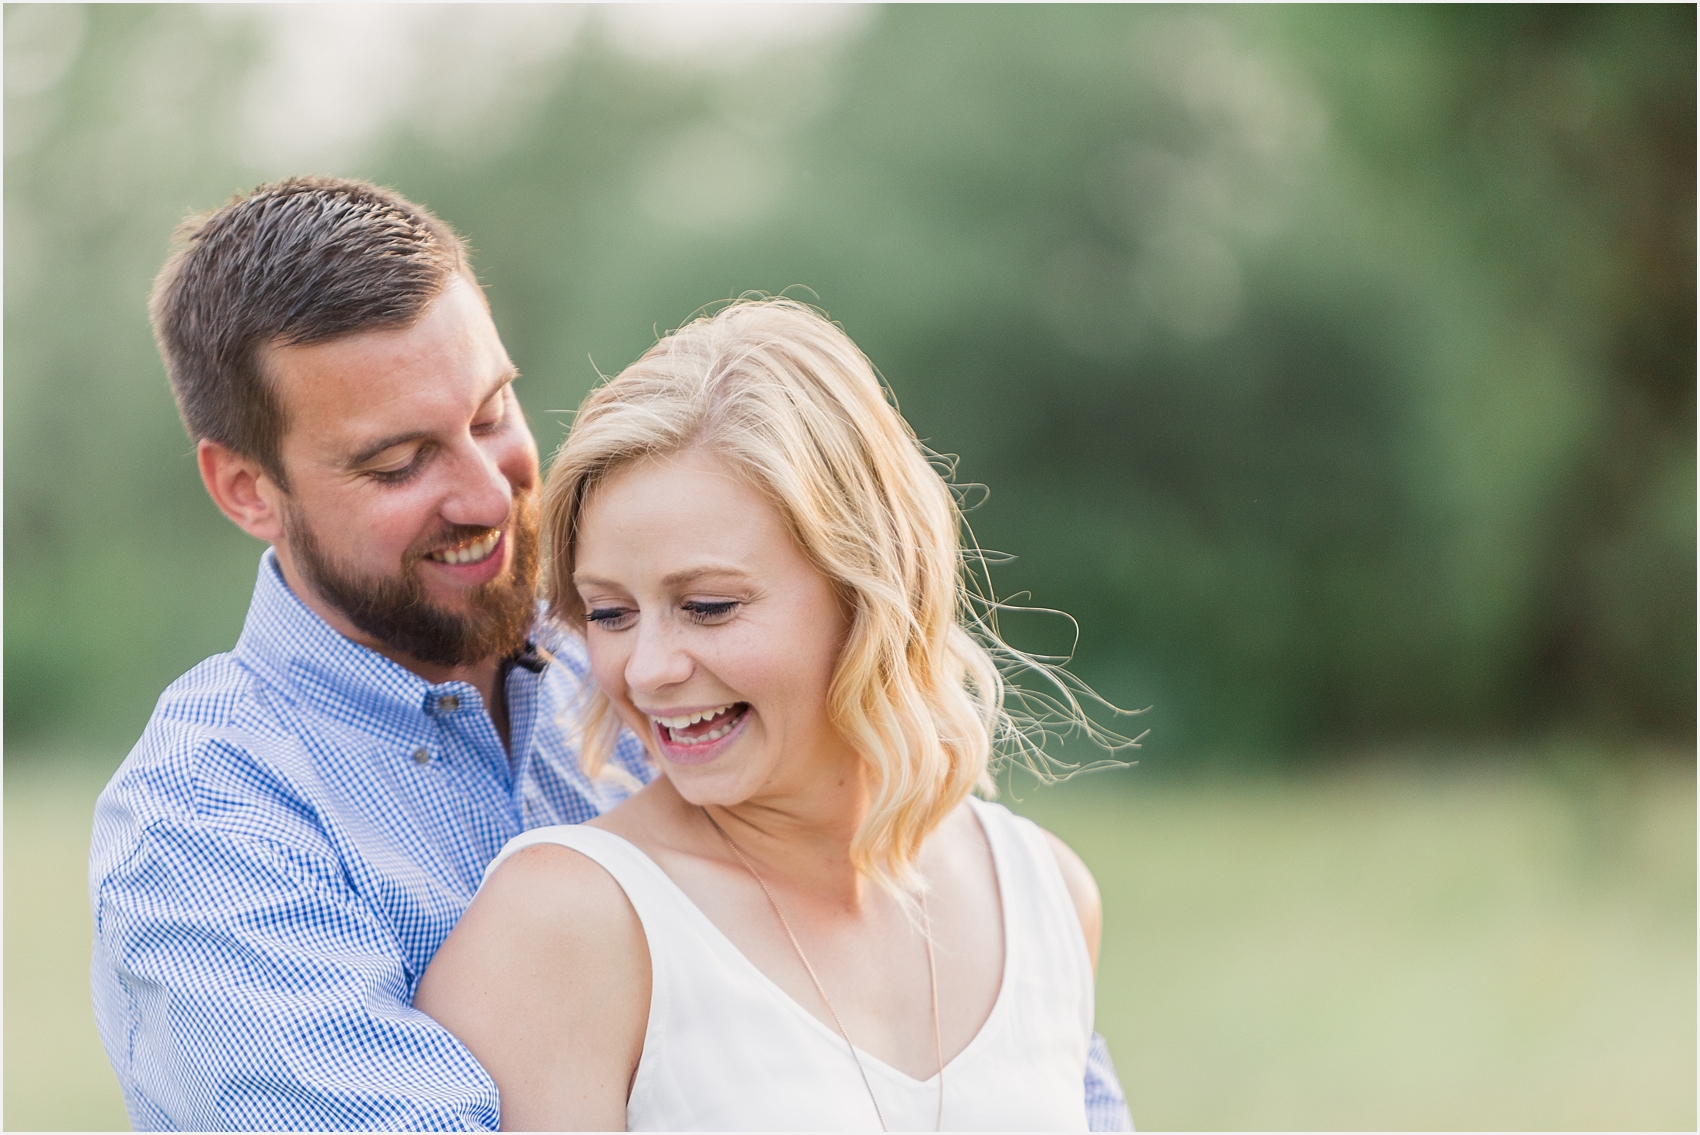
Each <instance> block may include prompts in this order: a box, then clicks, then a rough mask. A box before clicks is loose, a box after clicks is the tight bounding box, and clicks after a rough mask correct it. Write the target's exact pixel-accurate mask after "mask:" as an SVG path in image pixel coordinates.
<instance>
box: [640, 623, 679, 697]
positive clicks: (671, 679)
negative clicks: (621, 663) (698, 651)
mask: <svg viewBox="0 0 1700 1135" xmlns="http://www.w3.org/2000/svg"><path fill="white" fill-rule="evenodd" d="M632 629H633V631H634V632H635V634H636V641H635V643H634V644H633V646H632V653H631V657H630V658H628V659H626V685H627V686H628V687H629V688H630V689H631V690H632V692H634V693H637V694H657V693H661V692H663V691H665V690H667V689H668V688H670V687H672V686H677V685H679V684H680V683H682V682H684V681H685V680H686V679H688V678H689V677H690V676H691V669H692V663H691V657H690V655H689V654H687V653H686V652H685V651H683V650H681V649H680V648H679V646H678V644H677V643H676V642H674V640H673V639H674V636H673V634H672V633H671V631H670V630H669V629H668V627H667V626H666V624H665V623H664V622H663V620H660V619H656V618H653V617H650V618H645V617H641V616H640V617H639V619H638V624H637V626H636V627H634V628H632Z"/></svg>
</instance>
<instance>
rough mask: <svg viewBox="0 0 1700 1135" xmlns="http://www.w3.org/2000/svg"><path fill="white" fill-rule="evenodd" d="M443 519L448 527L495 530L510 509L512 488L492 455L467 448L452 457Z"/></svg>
mask: <svg viewBox="0 0 1700 1135" xmlns="http://www.w3.org/2000/svg"><path fill="white" fill-rule="evenodd" d="M450 476H451V477H452V481H451V483H450V485H449V491H448V496H447V499H445V500H444V502H443V509H442V513H443V519H444V520H447V521H449V522H450V523H452V524H466V525H470V526H473V527H478V528H496V527H499V526H501V525H502V524H503V523H504V522H506V521H507V519H508V513H509V512H510V511H511V510H512V508H513V499H514V487H513V485H512V484H510V483H509V481H508V478H507V474H505V473H503V472H502V468H501V465H500V464H499V463H498V462H497V461H496V457H495V455H494V454H491V453H487V452H485V451H484V449H483V448H482V447H481V446H477V445H468V446H466V447H465V448H463V449H462V450H460V451H459V452H458V453H456V455H455V459H454V462H453V465H452V468H451V469H450Z"/></svg>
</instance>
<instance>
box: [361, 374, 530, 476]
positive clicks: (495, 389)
mask: <svg viewBox="0 0 1700 1135" xmlns="http://www.w3.org/2000/svg"><path fill="white" fill-rule="evenodd" d="M518 377H519V369H518V368H517V367H511V366H510V367H509V368H508V369H507V370H505V371H503V372H502V374H501V377H499V378H497V379H496V381H495V383H494V384H492V385H491V387H490V390H489V393H487V394H485V395H484V397H482V398H480V399H479V400H478V404H479V405H480V406H482V405H484V403H486V402H488V401H490V399H492V398H494V397H495V396H496V395H497V394H500V393H501V391H502V388H503V387H504V386H508V385H510V384H511V383H512V382H513V381H514V379H516V378H518ZM429 436H431V435H430V431H428V430H409V431H407V432H405V433H397V434H390V435H389V436H388V437H381V438H379V439H378V440H377V441H374V442H372V443H371V444H370V445H365V446H362V447H361V448H360V449H359V450H358V451H357V452H356V453H354V454H353V455H352V456H350V457H349V458H348V460H347V461H344V462H343V466H344V468H348V469H358V468H359V467H360V466H362V465H364V464H366V462H368V461H370V460H372V459H373V458H374V457H376V456H378V455H379V454H380V453H382V452H384V450H386V449H394V448H395V447H396V446H398V445H406V444H407V443H408V442H410V441H418V440H419V439H420V438H424V437H429Z"/></svg>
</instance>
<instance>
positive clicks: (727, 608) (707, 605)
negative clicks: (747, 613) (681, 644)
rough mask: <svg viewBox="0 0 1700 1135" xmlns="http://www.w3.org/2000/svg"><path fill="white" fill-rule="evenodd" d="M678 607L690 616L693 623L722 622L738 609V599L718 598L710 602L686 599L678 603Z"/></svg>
mask: <svg viewBox="0 0 1700 1135" xmlns="http://www.w3.org/2000/svg"><path fill="white" fill-rule="evenodd" d="M679 607H680V609H681V610H683V611H684V612H685V614H686V615H687V616H689V617H690V620H691V622H693V623H702V624H714V623H724V622H725V621H726V620H727V619H730V618H731V617H732V613H733V612H734V611H736V610H737V609H738V601H737V600H736V599H720V600H715V601H712V602H710V601H708V600H703V599H688V600H686V601H685V602H683V603H681V604H679Z"/></svg>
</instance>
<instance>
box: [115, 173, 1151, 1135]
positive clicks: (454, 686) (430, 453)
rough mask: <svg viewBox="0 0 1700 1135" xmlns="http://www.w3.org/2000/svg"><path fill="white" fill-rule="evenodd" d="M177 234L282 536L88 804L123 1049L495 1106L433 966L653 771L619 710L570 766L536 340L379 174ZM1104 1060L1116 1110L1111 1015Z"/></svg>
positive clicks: (220, 386) (367, 1095)
mask: <svg viewBox="0 0 1700 1135" xmlns="http://www.w3.org/2000/svg"><path fill="white" fill-rule="evenodd" d="M179 236H180V246H179V247H178V249H177V250H176V251H175V252H174V254H173V256H172V257H171V259H170V260H169V261H168V262H167V264H166V266H165V268H164V270H163V271H162V272H161V273H160V277H159V280H158V281H157V282H156V285H155V289H154V296H153V303H152V316H153V323H154V331H155V335H156V338H157V339H158V341H159V345H160V351H161V354H162V355H163V356H164V359H165V365H166V370H167V372H168V373H169V375H170V377H171V382H172V389H173V392H174V394H175V395H176V398H177V404H178V408H179V410H180V412H181V414H182V416H183V420H184V423H185V425H186V426H187V428H188V430H189V432H190V434H191V435H192V436H193V437H194V438H195V440H196V447H197V448H196V455H197V459H198V463H199V467H200V472H201V478H202V481H203V482H204V483H205V485H206V488H207V492H208V493H209V494H210V495H211V496H212V498H213V500H214V502H215V503H216V504H217V505H218V507H219V508H220V509H221V510H222V511H223V512H224V513H225V515H226V516H228V517H229V518H230V519H231V520H232V521H234V522H235V523H236V524H237V526H238V527H240V528H242V530H243V531H245V532H247V533H249V534H250V535H253V536H255V537H258V538H259V539H261V540H263V541H265V542H266V543H268V544H269V545H270V549H269V550H268V551H267V552H266V553H265V554H264V555H263V556H262V557H261V562H260V572H259V580H258V583H257V584H256V586H255V591H254V598H253V602H252V605H251V606H250V608H249V613H248V619H247V623H246V625H245V626H244V628H243V631H242V635H241V638H240V639H239V640H238V642H237V644H236V647H235V649H234V650H232V651H231V652H230V653H229V654H225V655H218V656H215V657H213V658H210V659H208V660H207V661H205V662H203V663H202V664H201V665H200V666H197V667H196V668H195V669H193V670H191V671H190V672H189V673H188V674H185V675H184V676H183V677H182V678H180V679H178V681H177V682H175V683H174V684H173V685H172V686H171V687H170V688H169V689H168V690H167V691H166V692H165V694H164V695H163V696H162V697H161V699H160V702H159V705H158V706H157V707H156V709H155V711H154V714H153V717H152V719H151V720H150V721H149V723H148V726H147V729H146V731H145V732H144V733H143V735H142V738H141V740H140V741H139V742H138V743H137V745H136V747H135V749H134V750H133V751H132V752H131V753H130V756H129V757H128V758H127V759H126V760H125V762H124V764H123V766H122V767H121V768H120V769H119V771H118V773H117V775H115V776H114V777H113V780H112V783H111V784H110V785H109V786H108V787H107V789H106V791H105V792H104V793H102V795H101V798H100V801H99V803H98V805H97V807H96V813H95V830H94V846H93V850H92V854H91V858H90V892H91V902H92V905H93V910H94V920H95V951H94V964H93V984H94V999H95V1014H96V1019H97V1021H98V1023H99V1025H100V1031H101V1036H102V1039H103V1040H104V1042H105V1045H106V1050H107V1054H108V1056H109V1057H110V1058H111V1060H112V1063H113V1067H114V1068H115V1069H116V1070H117V1072H118V1078H119V1080H120V1082H121V1083H122V1085H123V1088H124V1096H125V1100H126V1102H127V1104H128V1106H129V1111H130V1118H131V1121H132V1123H133V1124H134V1125H135V1126H136V1127H137V1128H144V1129H160V1128H199V1129H215V1128H249V1129H252V1128H320V1129H322V1128H390V1129H466V1128H494V1127H496V1126H497V1124H498V1122H499V1120H500V1113H499V1101H498V1099H497V1094H496V1089H495V1085H494V1084H493V1083H492V1082H491V1080H490V1078H489V1077H488V1076H487V1075H486V1074H485V1072H484V1070H483V1069H482V1068H480V1067H479V1066H478V1064H477V1062H476V1061H475V1060H473V1058H472V1057H471V1055H470V1054H469V1053H468V1052H467V1051H466V1050H465V1049H464V1048H462V1047H461V1045H460V1044H459V1043H458V1042H456V1041H455V1039H454V1038H453V1037H452V1036H450V1035H449V1034H448V1033H447V1032H445V1031H444V1030H443V1029H441V1028H440V1027H438V1026H437V1025H436V1024H435V1023H434V1022H433V1021H432V1020H431V1019H430V1018H428V1017H426V1016H424V1015H423V1014H421V1013H419V1012H417V1011H415V1010H414V1009H413V1008H412V1007H411V1000H412V995H413V990H414V985H415V983H416V982H417V981H418V979H419V977H420V975H421V974H422V973H423V972H424V970H425V966H426V964H427V963H428V962H429V961H430V960H431V957H432V955H433V954H434V953H435V952H436V949H437V947H438V946H439V945H440V944H441V943H442V941H443V939H444V938H445V937H446V936H447V935H448V932H449V930H450V929H451V928H452V927H453V926H454V923H455V921H456V919H458V918H459V917H460V915H461V913H462V912H463V911H464V910H465V908H466V905H467V903H468V902H470V901H471V898H472V895H473V892H474V891H475V890H476V889H477V886H478V882H479V879H480V877H481V874H482V872H483V868H484V866H485V864H487V863H488V862H489V861H490V860H491V859H492V858H493V857H494V856H495V854H496V852H497V851H499V850H500V849H501V847H502V845H503V844H504V843H505V842H506V841H507V840H508V839H510V838H511V837H513V836H514V835H517V834H518V833H519V832H521V831H522V830H525V829H526V828H530V827H535V826H538V825H543V824H557V823H576V822H580V821H582V820H585V819H588V818H590V817H591V816H593V815H596V814H598V813H599V812H601V811H603V810H606V809H607V808H610V807H612V806H613V805H614V804H616V803H618V802H619V801H620V800H621V799H623V798H624V797H625V795H626V794H627V792H628V790H629V789H631V788H634V787H636V786H637V785H639V784H640V783H642V782H643V781H646V780H647V779H648V778H649V777H650V775H651V773H650V770H649V769H648V767H647V764H646V762H645V760H644V756H643V752H642V747H641V745H640V744H639V743H638V742H637V740H636V739H635V738H633V737H631V736H629V735H628V736H626V737H623V738H622V740H621V743H620V746H619V750H618V752H617V755H616V759H615V760H614V762H613V763H612V765H611V769H612V774H611V775H610V776H608V777H605V778H604V779H603V780H601V781H598V782H595V783H592V782H591V781H589V780H588V779H587V778H586V777H584V776H583V775H582V773H581V772H580V771H579V769H578V766H577V762H576V759H575V758H576V750H575V742H574V738H573V732H572V729H573V721H574V709H575V706H576V703H577V700H578V697H579V695H580V692H581V690H582V689H583V685H584V683H585V682H586V681H588V674H587V668H586V665H585V659H584V655H583V651H582V648H581V647H580V646H579V644H578V643H577V642H576V641H575V640H574V638H573V637H572V636H571V635H569V634H566V633H564V632H562V631H560V630H558V629H556V628H553V627H551V626H550V624H548V622H547V621H544V620H540V619H539V618H538V614H537V607H536V600H535V593H536V582H537V570H538V549H537V513H536V495H537V488H538V481H539V472H538V460H537V448H536V444H535V442H534V441H533V440H532V436H531V433H530V431H529V429H528V428H527V427H526V423H525V419H524V416H523V414H522V412H521V410H520V407H519V403H518V401H517V399H516V398H515V396H514V393H513V389H512V382H513V380H514V378H515V377H516V373H515V370H514V367H513V364H512V362H511V361H510V360H509V359H508V356H507V352H506V351H505V350H504V349H503V346H502V342H501V339H500V337H499V336H498V335H497V333H496V329H495V326H494V324H493V323H492V322H491V319H490V314H489V310H488V308H487V306H486V304H485V302H484V297H483V293H482V291H481V290H480V289H479V287H478V284H477V282H476V280H475V279H474V278H473V276H472V272H471V269H470V267H469V265H468V263H467V258H466V253H465V250H464V247H463V245H462V243H461V241H460V240H459V238H458V237H457V236H455V234H454V233H453V232H451V231H450V230H449V229H448V227H447V226H446V225H444V224H443V223H442V222H440V221H439V220H437V219H436V218H435V217H433V216H431V215H430V214H429V213H428V212H426V211H425V210H423V209H421V208H420V207H418V206H416V205H414V204H412V203H411V202H408V201H406V200H404V199H402V198H401V197H399V196H397V195H395V194H394V193H391V192H389V191H387V190H382V189H378V188H376V187H374V186H371V185H367V184H364V183H361V182H353V181H341V180H327V179H318V178H296V179H291V180H288V181H284V182H281V183H279V184H276V185H270V186H262V187H261V188H259V189H257V190H255V191H254V192H253V193H252V194H250V195H248V196H245V197H239V198H237V199H236V200H234V201H232V202H231V203H230V204H228V205H226V206H225V207H224V208H223V209H220V210H219V211H217V212H216V213H213V214H212V215H211V216H209V217H206V218H204V219H199V220H194V221H191V222H189V223H187V224H186V225H185V226H184V229H183V230H182V231H181V232H180V234H179ZM562 1074H563V1075H570V1074H571V1070H570V1069H563V1073H562ZM1085 1089H1086V1092H1087V1097H1088V1113H1089V1114H1091V1115H1093V1116H1095V1117H1096V1118H1095V1122H1096V1123H1097V1124H1098V1125H1100V1126H1103V1127H1115V1126H1118V1125H1121V1124H1125V1123H1126V1107H1125V1104H1124V1103H1123V1102H1122V1097H1121V1091H1120V1088H1119V1087H1117V1086H1116V1083H1115V1075H1114V1071H1113V1069H1112V1068H1111V1067H1110V1064H1109V1059H1108V1054H1107V1052H1106V1051H1105V1050H1104V1048H1103V1045H1102V1042H1101V1041H1096V1042H1095V1044H1094V1056H1093V1060H1092V1063H1091V1065H1090V1066H1089V1068H1088V1076H1087V1082H1086V1085H1085Z"/></svg>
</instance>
